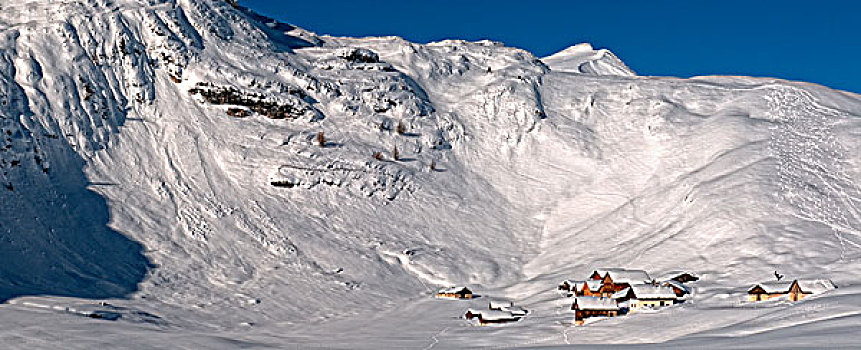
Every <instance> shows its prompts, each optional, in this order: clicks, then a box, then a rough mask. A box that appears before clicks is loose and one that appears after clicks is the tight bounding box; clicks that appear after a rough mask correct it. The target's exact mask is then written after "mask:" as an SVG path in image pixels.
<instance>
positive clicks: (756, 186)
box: [0, 0, 861, 348]
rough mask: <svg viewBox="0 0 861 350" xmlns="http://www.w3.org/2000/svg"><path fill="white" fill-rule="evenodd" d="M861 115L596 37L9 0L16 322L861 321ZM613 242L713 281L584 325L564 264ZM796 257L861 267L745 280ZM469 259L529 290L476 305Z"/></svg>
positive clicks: (671, 325)
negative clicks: (661, 309) (509, 310)
mask: <svg viewBox="0 0 861 350" xmlns="http://www.w3.org/2000/svg"><path fill="white" fill-rule="evenodd" d="M287 17H289V14H288V15H287ZM859 115H861V99H859V96H858V95H855V94H852V93H846V92H840V91H834V90H830V89H828V88H825V87H821V86H817V85H812V84H804V83H794V82H786V81H781V80H776V79H755V78H747V77H699V78H692V79H675V78H656V77H642V76H636V75H635V74H634V72H633V71H632V70H631V69H630V68H628V67H627V66H626V65H625V64H624V63H623V62H622V61H621V60H620V59H619V58H617V57H616V56H615V55H613V54H612V53H611V52H609V51H607V50H603V49H602V50H594V49H593V48H592V47H591V46H590V45H588V44H580V45H576V46H573V47H571V48H569V49H566V50H563V51H561V52H559V53H557V54H554V55H552V56H549V57H546V58H538V57H535V56H534V55H532V54H531V53H529V52H526V51H524V50H520V49H516V48H511V47H506V46H504V45H503V44H501V43H497V42H490V41H481V42H466V41H443V42H437V43H431V44H426V45H424V44H415V43H410V42H407V41H405V40H403V39H400V38H396V37H383V38H340V37H329V36H320V35H317V34H314V33H311V32H308V31H306V30H303V29H301V28H297V27H294V26H291V25H288V24H284V23H279V22H277V21H274V20H271V19H268V18H265V17H262V16H260V15H257V14H255V13H253V12H252V11H250V10H248V9H246V8H243V7H241V6H239V5H237V4H236V3H233V2H230V1H222V0H69V1H47V0H0V132H2V136H3V139H2V141H0V142H2V144H0V168H2V170H3V173H2V177H0V182H2V184H3V185H4V188H2V189H0V200H2V203H3V209H2V210H0V234H2V243H1V244H0V247H2V251H3V253H2V255H0V257H2V258H0V261H2V264H0V296H2V298H3V299H4V300H7V305H3V306H2V307H0V320H2V324H4V325H6V327H3V330H2V331H0V342H3V343H5V344H8V345H15V346H19V347H27V348H31V347H34V346H35V347H46V348H56V347H58V346H62V347H80V348H92V347H93V346H98V345H111V344H114V345H116V344H122V345H123V346H139V347H147V348H149V347H165V348H170V347H175V346H177V345H178V344H183V345H184V346H195V345H196V346H202V347H217V348H235V347H240V346H242V347H257V346H259V347H280V346H285V345H290V344H304V345H319V346H333V347H350V348H354V347H379V346H384V347H415V348H423V347H426V346H427V347H433V346H438V347H440V348H452V347H473V346H498V345H512V346H548V345H564V344H566V343H571V344H574V343H579V344H597V343H608V342H609V343H654V342H665V341H668V342H669V343H666V344H665V345H666V346H671V345H675V346H679V347H687V346H691V344H706V343H697V342H699V341H704V342H705V341H707V342H708V345H709V346H723V345H732V344H736V346H737V345H738V344H744V345H745V347H755V346H763V347H772V346H774V345H775V344H778V343H776V341H778V339H779V341H784V342H787V344H801V346H805V345H811V344H818V345H821V344H837V345H840V344H843V345H849V344H855V343H857V342H858V341H859V339H858V337H857V336H854V337H852V336H850V335H854V333H852V332H851V330H852V329H853V327H857V325H858V323H859V322H861V318H859V317H858V310H859V306H861V289H859V288H857V287H854V286H853V285H856V284H857V283H858V282H859V281H861V272H859V271H861V270H859V267H861V263H859V258H861V211H859V209H858V208H859V206H861V190H859V185H858V184H859V182H861V168H859V162H861V159H859V154H861V142H859V141H858V137H859V133H861V123H859V118H858V116H859ZM605 266H621V267H631V268H642V269H648V270H650V271H653V272H654V273H655V274H660V273H662V272H667V271H670V270H678V269H684V270H691V271H696V272H698V273H699V274H700V275H701V276H702V281H700V282H699V284H698V285H697V290H696V293H695V296H694V298H693V299H692V300H691V302H689V303H686V304H684V305H682V306H681V307H678V308H674V309H673V310H671V311H669V312H665V313H661V314H643V315H637V316H632V317H629V318H627V319H625V320H611V321H608V322H602V323H601V324H596V325H594V326H590V327H583V328H576V329H575V328H573V327H572V326H571V325H570V324H567V323H566V321H568V320H569V319H570V317H571V315H570V314H568V313H566V312H565V311H566V310H567V308H568V307H570V303H568V304H566V303H565V301H564V300H561V299H559V297H558V295H557V294H556V293H555V292H554V291H553V289H554V288H555V286H556V283H558V282H559V281H560V280H562V279H564V278H569V277H577V276H583V275H585V274H587V273H588V272H591V271H592V269H594V268H597V267H605ZM775 270H778V271H780V272H781V273H783V274H785V275H787V276H793V277H809V278H826V279H831V280H833V281H834V282H835V283H836V284H837V285H839V286H840V287H841V288H840V289H838V291H835V292H833V293H829V294H826V295H823V296H821V297H818V298H814V299H812V300H806V301H804V302H803V303H802V304H787V303H783V304H769V305H766V306H759V307H754V306H750V305H748V304H744V303H742V302H741V300H743V299H744V297H745V295H744V292H745V290H746V287H748V286H749V285H750V284H752V283H754V282H759V281H763V280H768V279H770V278H772V277H771V276H772V272H773V271H775ZM583 277H585V276H583ZM448 285H469V286H471V287H473V288H474V289H475V290H477V291H478V292H479V293H480V294H483V295H488V296H495V297H503V298H509V299H516V300H518V304H521V305H525V306H526V307H527V308H529V309H530V310H532V313H531V314H530V316H529V317H527V318H526V319H524V320H523V321H521V322H519V323H517V324H516V325H510V326H506V327H493V328H479V327H471V326H469V325H468V324H467V323H465V322H464V321H463V320H460V319H458V316H460V315H461V314H462V313H463V311H464V310H465V309H466V307H467V304H462V303H459V302H440V301H437V300H433V299H432V298H431V297H430V296H431V295H432V293H433V291H435V290H436V289H437V288H438V287H442V286H448ZM79 315H97V316H98V317H103V318H117V317H118V319H116V320H115V321H114V322H109V321H105V320H103V319H89V318H81V317H76V316H79ZM835 333H836V334H841V335H846V337H840V338H838V339H834V338H832V337H827V336H826V335H827V334H835ZM738 337H742V338H741V339H739V338H738ZM823 339H827V340H828V341H829V343H821V341H823ZM739 342H740V343H739ZM186 344H188V345H186Z"/></svg>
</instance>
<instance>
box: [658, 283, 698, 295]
mask: <svg viewBox="0 0 861 350" xmlns="http://www.w3.org/2000/svg"><path fill="white" fill-rule="evenodd" d="M662 284H663V285H665V286H667V287H676V288H678V289H681V290H682V291H683V292H684V293H685V294H690V293H691V290H690V288H688V286H686V285H684V283H682V282H679V281H674V280H666V281H664V282H662Z"/></svg>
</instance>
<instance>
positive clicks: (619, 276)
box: [595, 269, 652, 284]
mask: <svg viewBox="0 0 861 350" xmlns="http://www.w3.org/2000/svg"><path fill="white" fill-rule="evenodd" d="M595 271H596V272H598V274H599V275H601V276H602V277H603V276H606V275H607V274H608V273H609V274H610V278H611V279H613V283H629V284H634V283H644V282H648V281H651V280H652V278H651V277H649V274H648V273H646V271H643V270H628V269H601V270H595Z"/></svg>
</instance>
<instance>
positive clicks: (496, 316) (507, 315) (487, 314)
mask: <svg viewBox="0 0 861 350" xmlns="http://www.w3.org/2000/svg"><path fill="white" fill-rule="evenodd" d="M466 313H471V314H473V315H476V316H478V317H480V318H481V319H482V320H484V321H502V320H516V319H518V318H519V317H518V316H517V315H514V314H512V313H511V312H508V311H501V310H476V309H472V308H470V309H467V310H466Z"/></svg>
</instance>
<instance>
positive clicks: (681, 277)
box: [661, 271, 700, 283]
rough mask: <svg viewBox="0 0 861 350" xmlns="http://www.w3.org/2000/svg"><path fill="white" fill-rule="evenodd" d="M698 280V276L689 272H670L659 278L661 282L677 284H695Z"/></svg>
mask: <svg viewBox="0 0 861 350" xmlns="http://www.w3.org/2000/svg"><path fill="white" fill-rule="evenodd" d="M699 279H700V277H699V276H697V275H696V274H695V273H693V272H689V271H670V272H668V273H666V274H664V276H663V277H661V280H662V281H676V282H679V283H688V282H696V281H699Z"/></svg>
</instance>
